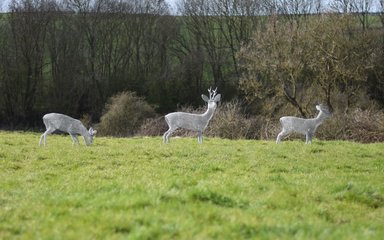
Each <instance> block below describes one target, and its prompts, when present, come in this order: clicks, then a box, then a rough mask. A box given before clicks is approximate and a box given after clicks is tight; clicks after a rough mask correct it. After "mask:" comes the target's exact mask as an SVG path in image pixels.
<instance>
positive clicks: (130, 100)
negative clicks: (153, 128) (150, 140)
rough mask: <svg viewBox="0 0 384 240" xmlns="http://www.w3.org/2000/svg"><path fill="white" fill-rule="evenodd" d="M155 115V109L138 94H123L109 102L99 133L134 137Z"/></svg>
mask: <svg viewBox="0 0 384 240" xmlns="http://www.w3.org/2000/svg"><path fill="white" fill-rule="evenodd" d="M155 115H156V114H155V111H154V109H153V107H151V106H150V105H149V104H148V103H147V102H146V101H145V100H144V99H143V98H141V97H138V96H137V95H136V93H134V92H122V93H119V94H117V95H115V96H113V97H111V98H110V99H109V100H108V102H107V104H106V106H105V108H104V113H103V116H102V117H101V119H100V120H101V121H100V124H99V126H98V131H99V132H100V134H101V135H110V136H117V137H124V136H132V135H134V134H135V133H136V132H137V131H138V130H139V127H140V125H141V124H142V123H143V122H144V121H145V120H146V119H147V118H152V117H154V116H155Z"/></svg>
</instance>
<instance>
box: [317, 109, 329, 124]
mask: <svg viewBox="0 0 384 240" xmlns="http://www.w3.org/2000/svg"><path fill="white" fill-rule="evenodd" d="M327 117H328V116H327V114H325V113H323V112H321V111H320V112H319V114H318V115H317V117H316V118H315V122H316V126H318V125H320V124H321V123H322V122H323V121H324V120H325V119H326V118H327Z"/></svg>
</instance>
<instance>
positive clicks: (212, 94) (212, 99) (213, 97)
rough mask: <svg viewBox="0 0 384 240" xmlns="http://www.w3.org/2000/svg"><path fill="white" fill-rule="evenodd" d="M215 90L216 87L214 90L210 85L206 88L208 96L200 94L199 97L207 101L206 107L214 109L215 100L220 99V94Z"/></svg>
mask: <svg viewBox="0 0 384 240" xmlns="http://www.w3.org/2000/svg"><path fill="white" fill-rule="evenodd" d="M216 91H217V88H216V89H215V90H212V88H211V87H210V88H209V89H208V93H209V98H208V97H207V96H206V95H204V94H201V98H202V99H203V100H204V101H205V102H207V103H208V108H212V109H216V106H217V102H219V101H220V98H221V94H217V93H216ZM216 94H217V95H216Z"/></svg>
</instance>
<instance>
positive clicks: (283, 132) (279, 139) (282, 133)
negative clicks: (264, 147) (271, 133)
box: [276, 129, 287, 144]
mask: <svg viewBox="0 0 384 240" xmlns="http://www.w3.org/2000/svg"><path fill="white" fill-rule="evenodd" d="M286 133H287V132H285V131H284V129H283V130H282V131H281V132H280V133H279V134H278V135H277V138H276V144H279V143H280V141H281V138H282V137H284V135H285V134H286Z"/></svg>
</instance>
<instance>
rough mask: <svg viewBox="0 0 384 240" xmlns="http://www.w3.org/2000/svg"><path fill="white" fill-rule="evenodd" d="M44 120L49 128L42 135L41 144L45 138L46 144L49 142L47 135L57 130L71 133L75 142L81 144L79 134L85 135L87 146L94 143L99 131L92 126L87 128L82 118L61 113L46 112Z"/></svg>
mask: <svg viewBox="0 0 384 240" xmlns="http://www.w3.org/2000/svg"><path fill="white" fill-rule="evenodd" d="M43 122H44V125H45V127H46V129H47V130H46V131H45V132H44V133H43V134H42V135H41V137H40V142H39V145H41V142H42V140H43V138H44V146H45V145H46V143H47V139H46V138H47V135H48V134H51V133H53V132H54V131H55V130H60V131H63V132H66V133H69V135H71V137H72V140H73V144H79V140H78V139H77V135H78V134H80V135H81V136H83V137H84V141H85V144H86V145H87V146H89V145H91V144H92V143H93V136H94V135H95V134H96V133H97V131H96V130H93V129H92V128H90V129H89V130H87V129H86V128H85V127H84V125H83V124H82V123H81V122H80V120H77V119H74V118H71V117H69V116H67V115H64V114H60V113H48V114H45V115H44V116H43Z"/></svg>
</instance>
